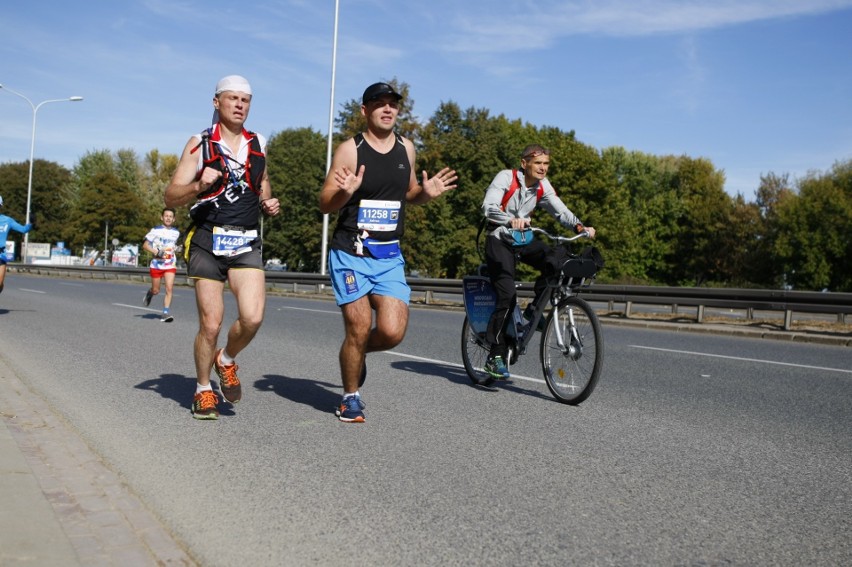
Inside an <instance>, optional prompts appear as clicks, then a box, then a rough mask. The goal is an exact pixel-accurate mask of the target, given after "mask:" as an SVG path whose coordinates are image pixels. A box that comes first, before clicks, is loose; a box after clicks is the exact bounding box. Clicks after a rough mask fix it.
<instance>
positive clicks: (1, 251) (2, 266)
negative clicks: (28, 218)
mask: <svg viewBox="0 0 852 567" xmlns="http://www.w3.org/2000/svg"><path fill="white" fill-rule="evenodd" d="M2 206H3V197H0V207H2ZM32 228H33V225H32V223H27V224H18V223H17V222H16V221H15V219H13V218H12V217H7V216H6V215H4V214H0V293H3V283H4V282H5V281H6V263H7V262H11V261H12V260H14V258H12V257H10V256H6V238H7V237H8V236H9V231H10V230H14V231H16V232H20V233H21V234H26V233H28V232H29V231H30V230H32Z"/></svg>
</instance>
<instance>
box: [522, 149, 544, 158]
mask: <svg viewBox="0 0 852 567" xmlns="http://www.w3.org/2000/svg"><path fill="white" fill-rule="evenodd" d="M549 155H550V150H534V151H532V152H530V153H528V154H524V155H523V156H522V157H521V159H530V158H534V157H538V156H549Z"/></svg>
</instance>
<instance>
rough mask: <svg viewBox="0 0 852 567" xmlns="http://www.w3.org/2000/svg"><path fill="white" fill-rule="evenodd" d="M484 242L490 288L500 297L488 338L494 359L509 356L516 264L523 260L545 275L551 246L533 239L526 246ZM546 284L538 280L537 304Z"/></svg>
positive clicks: (496, 241)
mask: <svg viewBox="0 0 852 567" xmlns="http://www.w3.org/2000/svg"><path fill="white" fill-rule="evenodd" d="M485 240H486V242H485V262H486V265H487V266H488V275H489V277H490V278H491V285H492V286H493V287H494V292H495V294H496V295H497V304H496V308H495V309H494V314H493V315H491V319H490V320H489V321H488V330H487V333H486V336H485V339H486V340H487V341H488V342H489V343H490V344H491V352H490V354H491V356H502V357H505V356H506V333H505V325H506V318H507V317H510V316H511V314H512V309H514V307H515V302H516V301H517V292H516V291H515V265H516V264H517V262H518V261H519V260H520V261H521V262H523V263H524V264H528V265H530V266H532V267H533V268H535V269H536V270H538V271H539V272H542V271H543V270H544V267H545V259H546V257H547V254H548V253H549V252H550V246H548V245H547V244H545V243H544V242H541V241H540V240H533V241H532V242H531V243H529V244H527V245H526V246H520V247H514V246H510V245H508V244H506V243H505V242H503V241H502V240H500V239H499V238H496V237H494V236H489V237H487V238H486V239H485ZM545 287H547V284H546V283H545V278H544V276H541V275H540V276H539V277H538V279H536V281H535V285H534V288H533V289H534V291H535V299H533V301H534V302H535V301H536V300H537V299H538V297H539V296H540V295H541V292H542V291H544V289H545Z"/></svg>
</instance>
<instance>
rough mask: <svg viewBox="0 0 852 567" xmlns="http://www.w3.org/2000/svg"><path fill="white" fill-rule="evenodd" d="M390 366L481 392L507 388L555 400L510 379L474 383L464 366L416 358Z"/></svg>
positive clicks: (519, 392)
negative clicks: (485, 383)
mask: <svg viewBox="0 0 852 567" xmlns="http://www.w3.org/2000/svg"><path fill="white" fill-rule="evenodd" d="M391 367H393V368H396V369H398V370H402V371H405V372H412V373H415V374H418V375H420V376H436V377H438V378H444V379H446V380H448V381H449V382H453V383H454V384H461V385H467V386H471V387H472V388H476V389H477V390H481V391H483V392H489V393H492V392H499V391H500V390H507V391H509V392H514V393H516V394H523V395H526V396H532V397H534V398H542V399H546V400H550V401H555V400H553V398H551V397H550V396H547V395H545V394H543V393H541V392H539V391H537V390H531V389H529V388H522V387H521V386H519V385H518V384H516V383H515V382H513V381H511V380H509V381H507V382H502V381H496V382H494V383H493V384H491V386H479V385H476V384H474V383H473V382H471V380H470V378H468V376H467V372H465V370H464V368H459V367H457V366H450V365H449V364H436V363H434V362H422V361H417V360H400V361H397V362H392V363H391Z"/></svg>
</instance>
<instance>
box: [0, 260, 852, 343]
mask: <svg viewBox="0 0 852 567" xmlns="http://www.w3.org/2000/svg"><path fill="white" fill-rule="evenodd" d="M9 269H10V270H11V271H16V272H21V273H34V274H44V275H51V276H64V277H72V278H85V279H130V280H137V281H146V280H147V278H148V268H128V267H101V266H61V265H41V264H9ZM178 278H179V280H178V281H179V283H180V278H183V282H184V283H186V272H185V271H184V270H179V271H178ZM266 281H267V284H268V285H271V286H273V287H277V288H285V289H286V288H290V289H291V290H292V291H293V292H300V291H302V292H305V291H309V292H314V293H329V290H330V285H331V282H330V279H329V277H328V276H327V275H322V274H309V273H301V272H279V271H272V270H267V271H266ZM408 284H409V286H410V287H411V290H412V292H415V293H423V294H424V301H425V302H426V303H434V302H435V295H436V294H442V295H458V296H459V301H461V294H462V280H459V279H437V278H409V280H408ZM306 288H307V289H306ZM518 295H519V296H521V297H532V295H533V292H532V283H522V284H521V285H520V287H519V288H518ZM582 295H583V297H584V298H585V299H586V300H588V301H596V302H604V303H607V304H609V310H610V311H614V310H615V306H616V305H617V304H618V305H622V304H623V306H624V316H625V317H630V315H631V312H632V310H633V307H634V306H635V305H670V306H672V311H673V312H676V311H677V307H678V306H689V307H695V308H697V320H698V322H699V323H701V322H703V321H704V311H705V308H707V307H717V308H724V309H738V310H744V311H746V312H747V315H748V316H749V317H751V315H752V313H753V311H755V310H761V311H777V312H783V313H784V329H785V330H790V329H791V327H792V322H793V314H794V313H797V312H798V313H821V314H834V315H837V321H838V323H845V322H846V316H847V315H850V314H852V293H834V292H831V293H823V292H812V291H792V290H790V291H788V290H767V289H730V288H699V287H655V286H628V285H608V284H595V285H593V286H590V287H588V288H585V289H584V290H583V291H582Z"/></svg>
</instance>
